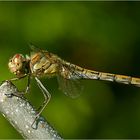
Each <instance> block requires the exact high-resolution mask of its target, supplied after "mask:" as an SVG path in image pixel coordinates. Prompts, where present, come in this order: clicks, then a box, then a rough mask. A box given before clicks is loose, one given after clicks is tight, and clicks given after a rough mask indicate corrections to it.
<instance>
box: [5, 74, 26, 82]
mask: <svg viewBox="0 0 140 140" xmlns="http://www.w3.org/2000/svg"><path fill="white" fill-rule="evenodd" d="M26 76H27V74H24V75H23V76H21V77H15V78H11V79H10V80H7V81H17V80H20V79H22V78H24V77H26Z"/></svg>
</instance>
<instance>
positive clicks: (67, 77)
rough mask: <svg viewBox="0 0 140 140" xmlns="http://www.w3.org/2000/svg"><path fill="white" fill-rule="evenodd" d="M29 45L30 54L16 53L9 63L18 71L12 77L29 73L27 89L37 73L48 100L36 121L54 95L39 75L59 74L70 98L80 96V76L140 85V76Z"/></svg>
mask: <svg viewBox="0 0 140 140" xmlns="http://www.w3.org/2000/svg"><path fill="white" fill-rule="evenodd" d="M30 47H31V53H30V56H28V55H25V56H24V55H23V54H15V55H14V56H13V57H12V58H10V60H9V63H8V67H9V70H10V72H12V73H13V74H15V75H16V77H15V78H12V79H10V80H11V81H15V80H19V79H22V78H24V77H28V82H27V87H26V90H25V93H27V92H29V88H30V79H31V77H34V78H35V80H36V82H37V85H38V86H39V88H40V89H41V91H42V93H43V95H44V98H45V100H44V102H43V104H42V105H41V106H40V108H39V110H38V113H37V115H36V118H35V120H34V122H35V121H36V120H37V118H38V117H39V115H40V114H41V113H42V111H43V110H44V108H45V107H46V105H47V104H48V102H49V101H50V98H51V94H50V93H49V91H48V90H47V88H46V87H45V86H44V85H43V84H42V82H41V80H40V78H41V77H44V76H45V77H46V78H50V77H53V76H56V77H57V79H58V83H59V87H60V89H61V90H62V91H63V92H64V93H65V94H66V95H67V96H69V97H71V98H76V97H78V96H79V93H80V92H79V90H80V89H81V86H80V84H79V80H80V79H93V80H104V81H111V82H118V83H122V84H131V85H135V86H138V87H140V78H136V77H131V76H125V75H119V74H112V73H105V72H99V71H94V70H88V69H86V68H82V67H80V66H77V65H75V64H72V63H70V62H67V61H65V60H63V59H61V58H60V57H59V56H57V55H56V54H53V53H50V52H48V51H47V50H42V49H39V48H37V47H35V46H34V45H31V46H30ZM34 122H33V123H34Z"/></svg>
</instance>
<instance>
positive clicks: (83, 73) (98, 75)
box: [77, 67, 140, 87]
mask: <svg viewBox="0 0 140 140" xmlns="http://www.w3.org/2000/svg"><path fill="white" fill-rule="evenodd" d="M77 68H78V67H77ZM78 74H79V76H80V77H81V78H82V79H97V80H104V81H111V82H118V83H123V84H132V85H135V86H139V87H140V78H135V77H131V76H125V75H118V74H111V73H104V72H98V71H92V70H88V69H79V72H78Z"/></svg>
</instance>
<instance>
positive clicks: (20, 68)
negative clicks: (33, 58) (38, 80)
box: [8, 54, 29, 77]
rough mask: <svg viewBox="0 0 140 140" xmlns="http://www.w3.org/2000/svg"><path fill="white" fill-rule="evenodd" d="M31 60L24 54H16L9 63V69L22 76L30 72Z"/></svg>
mask: <svg viewBox="0 0 140 140" xmlns="http://www.w3.org/2000/svg"><path fill="white" fill-rule="evenodd" d="M28 62H29V60H28V59H27V58H26V57H24V56H23V55H22V54H15V55H14V56H13V57H12V58H11V59H10V60H9V63H8V67H9V70H10V71H11V73H14V74H15V75H17V76H19V77H20V76H22V75H24V74H27V73H28V70H27V68H28V67H27V64H28Z"/></svg>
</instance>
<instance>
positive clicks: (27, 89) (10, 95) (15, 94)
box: [5, 74, 30, 98]
mask: <svg viewBox="0 0 140 140" xmlns="http://www.w3.org/2000/svg"><path fill="white" fill-rule="evenodd" d="M26 76H28V83H27V87H26V90H25V91H23V92H19V93H18V94H17V93H16V92H15V93H10V94H5V95H6V96H7V97H8V98H11V97H12V96H17V97H23V95H24V94H26V93H27V92H29V85H30V75H27V74H24V75H23V76H22V77H15V78H12V79H10V80H6V81H10V82H12V81H17V80H20V79H22V78H24V77H26Z"/></svg>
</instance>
